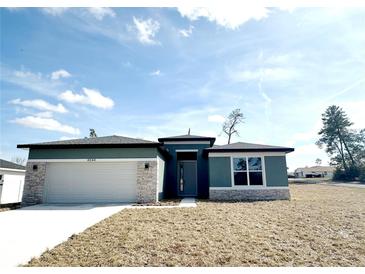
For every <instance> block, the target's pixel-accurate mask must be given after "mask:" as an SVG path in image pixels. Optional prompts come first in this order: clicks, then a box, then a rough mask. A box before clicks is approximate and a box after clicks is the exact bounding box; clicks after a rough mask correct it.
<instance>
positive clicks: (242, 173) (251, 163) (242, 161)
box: [232, 157, 264, 186]
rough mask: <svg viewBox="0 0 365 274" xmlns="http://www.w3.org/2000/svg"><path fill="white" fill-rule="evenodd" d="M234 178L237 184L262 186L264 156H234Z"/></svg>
mask: <svg viewBox="0 0 365 274" xmlns="http://www.w3.org/2000/svg"><path fill="white" fill-rule="evenodd" d="M232 162H233V177H234V178H233V180H234V185H235V186H250V185H251V186H262V185H263V184H264V183H263V176H262V158H261V157H237V158H233V160H232Z"/></svg>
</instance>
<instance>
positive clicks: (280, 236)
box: [28, 185, 365, 266]
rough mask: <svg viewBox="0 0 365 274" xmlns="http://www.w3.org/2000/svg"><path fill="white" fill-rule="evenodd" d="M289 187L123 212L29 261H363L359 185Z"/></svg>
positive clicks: (363, 196) (363, 197) (364, 197)
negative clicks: (241, 199) (268, 195)
mask: <svg viewBox="0 0 365 274" xmlns="http://www.w3.org/2000/svg"><path fill="white" fill-rule="evenodd" d="M290 191H291V195H292V200H291V201H272V202H251V203H214V202H209V201H201V202H199V205H198V207H197V208H173V209H163V208H161V209H158V208H157V209H128V210H123V211H121V212H119V213H117V214H115V215H113V216H111V217H110V218H108V219H105V220H104V221H102V222H100V223H98V224H96V225H94V226H93V227H91V228H89V229H87V230H86V231H84V232H83V233H81V234H79V235H75V236H73V237H71V238H70V239H69V240H68V241H66V242H64V243H62V244H60V245H59V246H57V247H56V248H54V249H52V250H50V251H47V252H45V253H43V255H42V256H41V257H40V258H37V259H33V260H31V261H30V262H29V264H28V265H29V266H365V189H357V188H347V187H334V186H326V185H292V186H290ZM50 233H51V232H50Z"/></svg>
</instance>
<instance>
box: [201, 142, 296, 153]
mask: <svg viewBox="0 0 365 274" xmlns="http://www.w3.org/2000/svg"><path fill="white" fill-rule="evenodd" d="M205 150H206V151H207V152H260V151H272V152H275V151H277V152H292V151H294V148H291V147H280V146H270V145H260V144H252V143H243V142H237V143H233V144H228V145H221V146H219V145H215V146H213V147H211V148H207V149H205Z"/></svg>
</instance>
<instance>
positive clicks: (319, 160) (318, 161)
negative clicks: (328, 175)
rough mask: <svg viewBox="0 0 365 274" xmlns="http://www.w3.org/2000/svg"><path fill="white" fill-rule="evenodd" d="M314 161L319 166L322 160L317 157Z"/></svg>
mask: <svg viewBox="0 0 365 274" xmlns="http://www.w3.org/2000/svg"><path fill="white" fill-rule="evenodd" d="M315 163H316V165H317V166H320V165H321V164H322V160H321V159H319V158H317V159H316V161H315Z"/></svg>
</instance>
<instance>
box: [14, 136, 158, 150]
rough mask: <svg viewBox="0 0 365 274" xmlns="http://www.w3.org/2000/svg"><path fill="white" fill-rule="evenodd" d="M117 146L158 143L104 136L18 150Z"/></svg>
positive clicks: (49, 143)
mask: <svg viewBox="0 0 365 274" xmlns="http://www.w3.org/2000/svg"><path fill="white" fill-rule="evenodd" d="M98 145H100V146H113V145H115V146H118V145H125V146H133V145H141V146H143V145H146V146H149V145H151V146H154V145H156V146H157V145H159V143H158V142H153V141H148V140H143V139H135V138H129V137H124V136H117V135H111V136H104V137H95V138H82V139H71V140H64V141H55V142H42V143H34V144H20V145H18V146H17V147H18V148H30V147H52V146H60V147H67V146H72V147H76V146H98Z"/></svg>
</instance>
